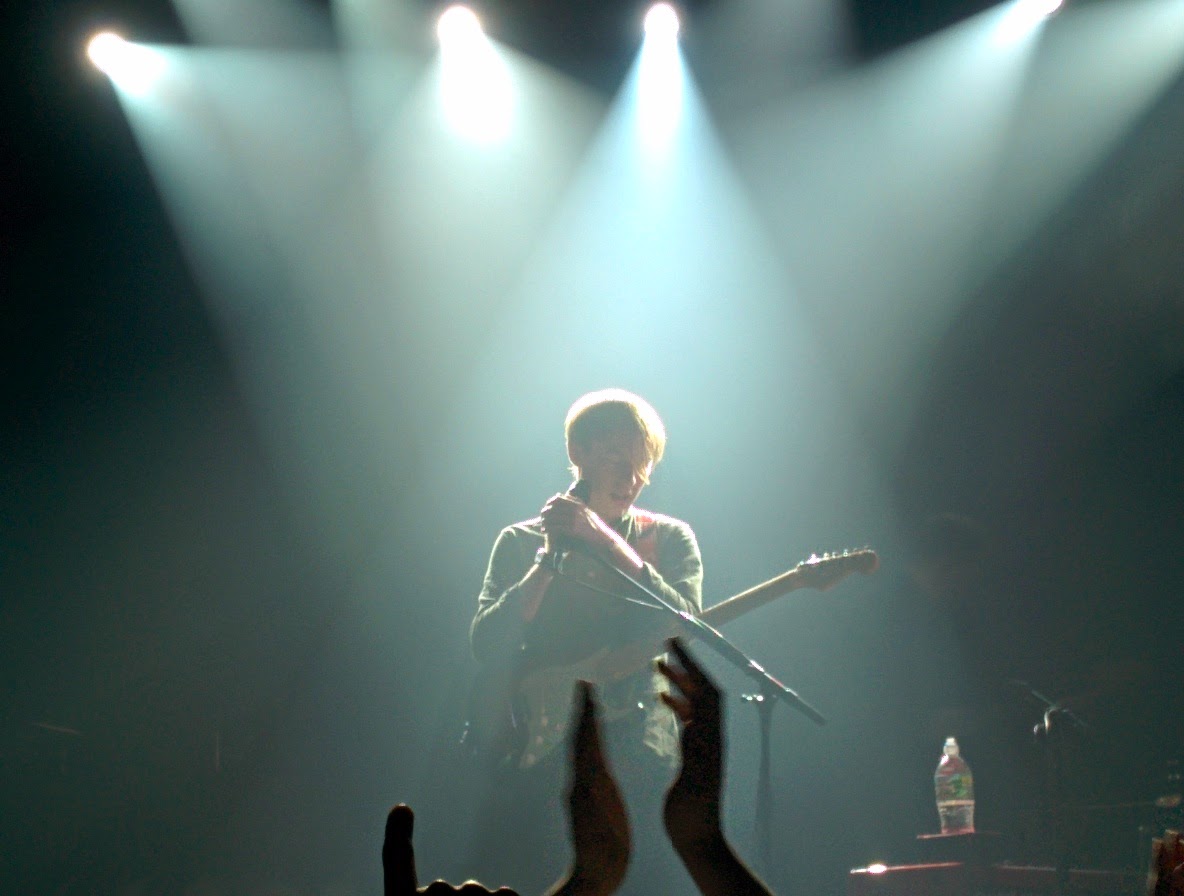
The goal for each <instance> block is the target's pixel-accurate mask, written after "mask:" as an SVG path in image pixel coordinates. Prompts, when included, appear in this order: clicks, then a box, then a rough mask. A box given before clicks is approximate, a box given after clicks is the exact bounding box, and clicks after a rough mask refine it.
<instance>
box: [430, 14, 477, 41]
mask: <svg viewBox="0 0 1184 896" xmlns="http://www.w3.org/2000/svg"><path fill="white" fill-rule="evenodd" d="M483 34H484V32H483V30H482V28H481V20H480V19H478V18H477V14H476V13H475V12H473V11H472V10H471V9H469V7H467V6H461V5H459V4H457V5H455V6H450V7H448V8H447V9H446V10H444V12H442V13H440V18H439V19H437V20H436V37H437V38H438V39H439V41H440V45H441V46H460V45H465V44H470V43H472V42H473V41H474V40H476V39H478V38H480V37H481V36H482V35H483Z"/></svg>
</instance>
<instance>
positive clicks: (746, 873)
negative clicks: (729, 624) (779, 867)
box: [658, 638, 771, 896]
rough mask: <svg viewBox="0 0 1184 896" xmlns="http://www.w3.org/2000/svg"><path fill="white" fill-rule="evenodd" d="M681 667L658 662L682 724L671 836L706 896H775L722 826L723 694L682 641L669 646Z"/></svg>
mask: <svg viewBox="0 0 1184 896" xmlns="http://www.w3.org/2000/svg"><path fill="white" fill-rule="evenodd" d="M668 646H669V648H670V651H671V653H673V654H674V656H675V657H676V658H677V660H678V663H677V665H670V664H667V663H665V662H663V661H661V660H659V661H658V670H659V671H660V672H661V673H662V675H664V676H665V677H666V679H667V681H669V682H670V684H671V690H670V693H665V694H662V701H663V702H664V703H665V704H666V705H667V706H669V707H670V708H671V709H672V710H673V711H674V714H675V715H676V716H677V717H678V720H679V722H680V723H681V724H682V738H681V743H682V766H681V768H680V769H679V771H678V775H677V777H675V779H674V783H673V784H671V785H670V790H669V791H667V793H666V805H665V812H664V819H665V822H666V833H667V834H668V835H669V836H670V842H671V843H672V844H673V846H674V850H675V852H677V853H678V856H679V858H681V859H682V862H683V864H684V865H685V866H686V868H687V871H688V872H690V875H691V878H692V879H693V880H694V881H695V885H696V886H697V887H698V888H699V892H700V893H702V894H703V896H771V891H770V890H769V888H768V887H766V886H765V884H764V883H762V882H761V881H760V880H759V879H758V878H757V876H756V875H755V874H753V872H752V871H751V870H749V868H748V867H747V866H746V865H745V864H744V863H743V862H742V861H740V859H739V857H737V855H736V854H735V852H734V851H733V850H732V847H731V845H730V844H729V843H728V841H727V839H726V838H725V837H724V832H723V826H722V824H721V821H720V804H721V801H722V793H723V762H724V746H723V731H722V722H723V719H722V707H721V704H720V691H719V688H718V687H716V685H715V682H713V681H712V680H711V679H710V678H708V677H707V674H706V673H705V672H704V671H703V670H702V668H701V667H700V666H699V665H698V664H697V663H696V662H695V661H694V659H693V658H692V657H691V655H690V654H689V653H688V652H687V650H686V648H685V647H684V646H683V644H682V642H681V641H680V640H679V639H677V638H674V639H672V640H670V641H669V642H668Z"/></svg>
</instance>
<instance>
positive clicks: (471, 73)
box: [436, 6, 514, 143]
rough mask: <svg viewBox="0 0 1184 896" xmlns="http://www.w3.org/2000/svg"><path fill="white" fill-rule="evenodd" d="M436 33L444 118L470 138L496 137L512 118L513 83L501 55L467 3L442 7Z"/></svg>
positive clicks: (490, 140)
mask: <svg viewBox="0 0 1184 896" xmlns="http://www.w3.org/2000/svg"><path fill="white" fill-rule="evenodd" d="M436 34H437V36H438V37H439V39H440V103H441V110H442V112H443V114H444V118H445V120H446V121H447V122H448V123H449V125H450V126H451V127H452V129H453V130H454V131H455V132H456V133H458V134H460V135H461V136H464V137H467V138H468V139H470V140H473V141H475V142H478V143H497V142H501V141H502V140H504V139H505V138H506V137H507V136H508V134H509V131H510V126H511V123H512V121H513V117H514V88H513V83H512V80H511V78H510V72H509V68H508V66H507V65H506V62H505V60H504V59H503V58H502V57H501V55H500V54H499V52H498V50H497V48H496V47H494V45H493V43H492V42H491V41H490V40H489V38H488V37H486V36H485V33H484V31H482V29H481V22H480V20H479V19H478V18H477V16H476V14H475V13H474V12H473V11H472V10H471V9H469V8H468V7H465V6H451V7H449V8H448V9H446V10H445V11H444V12H443V13H442V14H441V16H440V18H439V20H438V23H437V25H436Z"/></svg>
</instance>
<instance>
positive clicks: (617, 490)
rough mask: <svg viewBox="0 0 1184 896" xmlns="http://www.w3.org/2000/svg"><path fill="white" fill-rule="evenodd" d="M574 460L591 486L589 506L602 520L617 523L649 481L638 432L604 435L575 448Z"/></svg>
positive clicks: (648, 472) (647, 465)
mask: <svg viewBox="0 0 1184 896" xmlns="http://www.w3.org/2000/svg"><path fill="white" fill-rule="evenodd" d="M571 459H572V461H574V462H575V465H576V467H577V468H578V469H579V471H580V478H581V479H583V480H585V481H586V482H587V483H588V488H589V495H590V497H589V500H588V506H589V507H591V508H592V509H593V510H595V511H596V513H598V514H599V515H600V516H601V518H602V519H604V520H606V521H608V522H615V521H616V520H619V519H620V518H621V517H622V516H624V515H625V512H626V511H627V510H628V509H629V508H630V507H631V506H632V505H633V502H634V501H636V500H637V496H638V495H640V494H641V490H642V489H643V488H644V487H645V483H646V480H647V479H648V478H649V474H650V471H651V469H652V468H653V465H652V464H649V463H647V462H646V459H645V446H644V444H643V443H642V439H641V436H640V435H638V434H636V433H630V432H621V433H614V434H612V435H608V436H604V437H602V438H599V439H596V440H594V441H592V442H590V443H589V444H588V445H585V446H579V445H573V446H572V458H571Z"/></svg>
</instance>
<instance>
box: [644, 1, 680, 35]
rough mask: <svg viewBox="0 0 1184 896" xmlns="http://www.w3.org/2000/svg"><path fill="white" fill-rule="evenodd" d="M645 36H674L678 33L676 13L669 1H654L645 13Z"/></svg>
mask: <svg viewBox="0 0 1184 896" xmlns="http://www.w3.org/2000/svg"><path fill="white" fill-rule="evenodd" d="M645 33H646V36H647V37H653V38H659V39H661V38H674V37H676V36H677V35H678V13H677V12H675V10H674V7H673V6H671V5H670V4H669V3H655V4H654V5H653V6H651V7H650V10H649V12H647V13H646V14H645Z"/></svg>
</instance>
